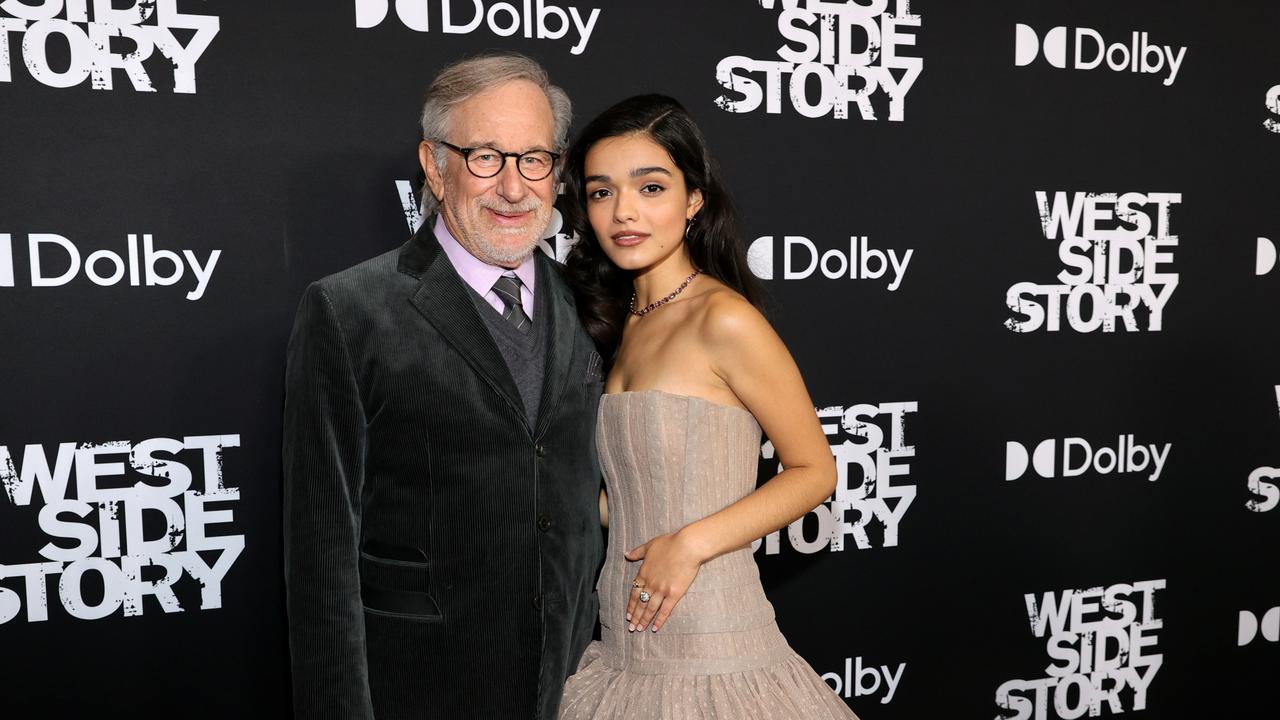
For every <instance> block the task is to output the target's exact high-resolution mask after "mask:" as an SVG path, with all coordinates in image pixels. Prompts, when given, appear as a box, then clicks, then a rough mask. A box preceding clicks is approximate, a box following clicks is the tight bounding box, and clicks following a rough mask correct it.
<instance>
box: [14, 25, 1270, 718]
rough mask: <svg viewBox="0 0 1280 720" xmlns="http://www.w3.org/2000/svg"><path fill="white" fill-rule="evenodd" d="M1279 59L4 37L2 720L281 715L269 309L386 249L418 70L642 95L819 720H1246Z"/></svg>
mask: <svg viewBox="0 0 1280 720" xmlns="http://www.w3.org/2000/svg"><path fill="white" fill-rule="evenodd" d="M1278 31H1280V5H1278V4H1276V3H1274V2H1270V1H1269V0H1248V1H1241V2H1232V3H1216V2H1208V1H1207V0H1195V1H1193V0H1188V1H1187V2H1162V1H1160V0H1112V1H1103V0H1043V1H1026V2H1017V1H1014V0H991V1H989V2H982V3H969V2H942V1H941V0H854V1H851V2H834V1H830V0H759V1H753V0H740V1H736V2H729V1H727V0H724V1H717V2H698V3H691V2H676V1H675V0H651V1H650V2H644V3H639V2H627V3H623V2H607V1H605V0H507V1H497V0H327V1H326V2H301V0H282V1H280V2H232V1H231V0H207V1H202V2H196V1H195V0H155V1H154V2H141V1H138V0H66V1H65V2H63V1H62V0H3V2H0V108H2V109H3V112H0V131H2V132H0V159H2V160H3V164H2V168H0V337H3V345H4V351H3V352H2V353H0V387H2V388H3V401H2V402H3V406H4V411H3V413H2V414H0V490H3V492H0V648H3V653H2V655H3V659H0V689H3V695H4V700H3V705H2V706H0V707H2V708H3V710H2V712H3V713H4V714H5V716H6V717H51V718H52V717H59V718H61V717H66V718H72V717H76V718H78V717H88V716H90V715H93V714H97V713H100V712H102V711H104V709H108V708H116V709H120V710H123V711H124V712H125V713H126V714H127V716H129V717H138V718H143V717H145V718H178V717H181V718H221V717H226V716H229V715H234V716H245V715H244V713H245V712H249V713H250V714H251V715H252V716H254V717H288V716H289V714H290V700H289V668H288V659H287V657H288V656H287V649H286V640H285V622H286V618H285V615H284V609H283V592H284V589H283V581H282V577H281V508H280V503H281V479H280V460H279V458H280V436H281V429H280V423H281V419H280V411H281V403H282V379H283V364H284V345H285V341H286V338H287V334H288V331H289V328H290V326H291V323H292V318H293V312H294V309H295V307H296V305H297V301H298V298H299V296H300V294H301V291H302V289H303V288H304V287H305V286H306V284H307V283H309V282H310V281H312V280H314V279H317V278H319V277H322V276H324V275H326V274H328V273H331V272H334V271H336V270H339V269H342V268H344V267H347V266H349V265H351V264H354V263H356V262H358V261H360V260H363V259H365V258H368V257H371V256H373V255H376V254H378V253H381V252H383V251H385V250H388V249H390V248H393V247H395V246H397V245H399V244H401V243H402V242H404V241H405V239H406V238H407V237H408V235H409V233H410V230H411V228H412V227H413V226H414V225H415V223H417V222H418V221H419V218H418V217H417V212H416V199H415V198H414V193H415V186H416V180H415V178H416V176H417V172H418V168H417V160H416V154H415V153H416V149H415V146H416V143H417V141H418V139H419V138H418V129H417V113H418V107H419V101H420V98H421V96H422V93H423V91H424V89H425V87H426V84H427V83H428V81H429V80H430V78H431V77H432V76H433V75H434V74H435V72H436V71H437V70H438V69H439V68H440V67H441V66H442V65H443V64H444V63H446V62H449V61H452V60H455V59H458V58H461V57H463V56H466V55H469V54H473V53H476V52H479V51H482V50H487V49H511V50H517V51H520V52H524V53H527V54H529V55H531V56H533V57H535V58H537V59H538V60H539V61H540V62H542V63H543V64H544V65H545V66H546V67H547V68H548V70H549V71H550V73H551V75H552V77H553V79H554V80H555V81H556V82H557V83H558V84H560V85H562V86H563V87H565V88H566V89H567V90H568V92H569V94H570V95H571V97H572V98H573V100H574V103H575V109H576V113H575V117H576V121H575V127H580V126H581V125H582V123H583V122H584V121H585V120H586V119H588V118H590V117H592V116H593V115H594V114H596V113H598V112H599V111H601V110H603V109H604V108H606V107H607V106H609V105H611V104H612V103H614V102H615V101H617V100H619V99H621V98H623V97H626V96H628V95H632V94H636V93H641V92H662V93H666V94H670V95H673V96H675V97H676V98H678V99H679V100H680V101H681V102H682V103H684V104H685V105H686V106H687V107H688V108H689V109H690V110H691V112H692V113H693V114H694V115H695V117H696V118H697V119H698V121H699V122H700V123H701V125H702V127H703V129H704V130H705V132H706V134H707V136H708V138H709V140H710V142H711V144H712V147H713V150H714V151H715V152H716V154H717V156H718V157H719V159H720V161H721V163H722V165H723V168H724V171H725V174H726V176H727V180H728V182H729V185H730V188H731V190H732V191H733V192H734V195H735V198H736V201H737V204H738V205H739V207H740V208H741V210H742V214H743V220H744V232H745V233H746V234H747V237H746V239H747V241H748V242H749V244H750V263H751V268H752V270H753V271H754V272H755V273H756V274H757V275H758V276H760V277H761V278H763V279H764V281H765V285H766V286H767V288H768V290H769V292H770V294H771V307H772V310H771V312H772V318H773V320H774V323H775V325H776V327H777V328H778V330H779V332H780V333H781V335H782V336H783V338H784V339H785V340H786V341H787V343H788V345H789V347H790V348H791V350H792V352H793V353H794V355H795V357H796V359H797V361H798V362H799V364H800V367H801V369H802V370H803V372H804V374H805V377H806V379H807V382H808V384H809V388H810V391H811V393H812V396H813V398H814V402H815V403H817V404H818V405H819V407H818V408H817V411H818V414H819V416H820V418H821V419H822V422H823V427H824V429H825V431H826V433H827V435H828V437H829V439H830V443H831V451H832V453H833V454H834V456H835V458H836V461H837V466H838V468H839V483H838V487H837V489H836V492H835V494H834V496H833V497H831V498H830V499H829V500H828V501H827V502H825V503H824V504H822V505H820V506H819V507H818V508H816V509H815V510H814V511H813V512H811V513H809V514H808V515H807V516H806V517H804V518H802V519H801V520H799V521H797V522H795V523H793V524H792V525H791V526H790V527H787V528H784V529H783V530H781V531H779V532H776V533H773V534H771V535H769V536H768V537H765V538H763V539H762V540H761V541H760V542H759V543H758V546H757V549H756V558H757V559H758V561H759V563H760V566H761V569H762V572H763V575H764V578H765V582H766V587H767V589H768V590H769V593H770V597H771V598H772V600H773V601H774V604H775V606H776V609H777V613H778V619H779V623H780V624H781V626H782V629H783V631H784V632H785V633H786V634H787V636H788V638H789V639H790V640H791V642H792V644H793V645H794V647H795V648H796V649H797V650H798V651H799V652H800V654H801V655H803V656H804V657H805V658H806V659H807V660H808V661H809V663H810V664H811V665H813V667H814V668H815V669H816V670H817V671H818V673H819V674H821V675H823V677H824V679H825V680H826V681H827V683H828V684H829V685H830V686H831V687H832V689H833V690H834V691H835V692H836V693H838V694H839V695H840V696H841V697H842V698H844V699H845V700H846V701H847V702H848V703H849V704H850V706H851V707H853V708H854V709H855V710H856V711H857V712H858V713H859V714H860V715H861V716H862V717H863V718H864V720H892V719H912V720H915V719H918V718H1002V719H1013V718H1025V719H1035V720H1042V719H1045V720H1051V719H1055V718H1064V719H1070V718H1081V717H1085V716H1088V717H1111V716H1123V717H1134V718H1186V717H1194V716H1197V713H1205V714H1204V715H1203V716H1204V717H1232V718H1253V717H1264V716H1266V717H1270V716H1273V714H1274V712H1275V706H1276V701H1275V696H1274V692H1273V691H1272V690H1271V689H1272V688H1274V686H1275V682H1276V678H1277V671H1278V670H1280V643H1278V640H1280V638H1278V635H1280V627H1278V626H1280V573H1277V572H1276V571H1275V566H1276V561H1275V559H1274V556H1275V555H1276V552H1277V549H1278V548H1280V508H1277V505H1278V503H1280V469H1278V468H1280V330H1277V325H1278V323H1277V319H1276V310H1277V308H1278V307H1280V269H1278V268H1277V267H1276V266H1277V262H1276V246H1277V244H1278V243H1280V203H1278V202H1277V197H1280V176H1278V175H1277V173H1276V168H1277V166H1278V162H1277V161H1278V160H1280V41H1278V38H1280V35H1278V34H1277V32H1278ZM571 242H572V239H571V238H569V237H568V236H566V235H565V234H564V233H563V232H560V226H559V220H558V217H557V222H556V224H555V225H553V228H552V229H551V231H549V232H548V237H547V240H546V242H545V243H544V248H543V249H544V250H545V251H546V252H548V253H551V254H554V255H557V256H560V257H563V255H564V253H565V252H566V251H567V248H568V247H569V245H570V243H571ZM760 467H761V473H762V477H766V476H767V475H768V474H769V473H772V472H774V471H776V469H777V459H776V457H775V455H774V451H773V447H772V445H770V444H769V443H768V442H765V443H764V444H763V445H762V446H761V448H760ZM1268 568H1271V569H1268ZM677 612H678V610H677ZM493 682H494V685H495V688H501V687H502V685H503V682H504V681H503V678H501V677H495V678H493Z"/></svg>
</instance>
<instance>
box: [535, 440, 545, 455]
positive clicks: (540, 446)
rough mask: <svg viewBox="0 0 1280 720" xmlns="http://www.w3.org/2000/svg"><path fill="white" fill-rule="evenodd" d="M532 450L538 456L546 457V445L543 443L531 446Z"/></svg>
mask: <svg viewBox="0 0 1280 720" xmlns="http://www.w3.org/2000/svg"><path fill="white" fill-rule="evenodd" d="M533 452H534V454H536V455H537V456H538V457H546V455H547V448H546V446H545V445H543V444H542V443H538V444H537V445H535V446H534V447H533Z"/></svg>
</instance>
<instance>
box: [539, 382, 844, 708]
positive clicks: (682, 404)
mask: <svg viewBox="0 0 1280 720" xmlns="http://www.w3.org/2000/svg"><path fill="white" fill-rule="evenodd" d="M596 441H597V445H598V447H599V450H600V465H601V467H602V469H603V470H604V479H605V485H606V487H607V489H608V493H609V550H608V554H607V559H606V560H605V564H604V570H603V571H602V572H601V575H600V581H599V583H598V585H597V588H598V589H599V591H600V625H601V638H602V640H600V641H597V642H593V643H591V645H590V646H589V647H588V648H587V651H586V653H585V654H584V655H583V658H582V661H581V662H580V663H579V664H578V670H577V673H576V674H574V675H573V676H572V677H570V678H569V680H568V682H567V683H566V684H565V689H564V701H563V703H562V704H561V708H560V718H561V719H562V720H588V719H591V720H712V719H713V718H714V719H716V720H755V719H759V720H824V719H826V718H843V719H848V718H854V720H856V717H855V716H854V714H853V713H852V712H851V711H850V710H849V708H848V707H847V706H846V705H845V704H844V702H843V701H841V700H840V698H839V697H837V696H836V694H835V693H834V692H832V690H831V688H830V687H828V686H827V684H826V683H825V682H823V681H822V679H821V678H819V677H818V675H817V673H815V672H814V671H813V669H812V668H811V667H809V664H808V663H806V662H805V661H804V660H803V659H802V658H801V657H800V656H799V655H796V653H795V651H793V650H792V649H791V648H790V646H788V645H787V641H786V640H785V639H784V638H783V637H782V633H780V632H779V631H778V626H777V624H776V623H775V622H774V616H773V606H772V605H770V604H769V601H768V599H766V598H765V595H764V590H763V589H762V588H761V586H760V573H759V571H758V570H757V569H756V564H755V560H754V558H753V557H752V555H751V548H750V547H749V546H748V547H743V548H739V549H738V550H734V551H732V552H730V553H727V554H725V555H722V556H720V557H718V558H715V559H714V560H711V561H710V562H708V563H706V564H704V565H703V566H702V569H701V570H699V572H698V577H697V579H695V580H694V582H693V585H692V587H690V588H689V592H688V594H687V595H685V596H684V598H683V599H682V600H681V601H680V603H679V604H678V605H676V607H675V610H673V611H672V613H671V617H670V618H669V619H668V621H667V623H666V625H664V626H663V627H662V629H661V630H659V631H658V632H656V633H654V632H651V631H636V632H634V633H631V632H627V623H626V618H625V613H626V607H627V600H628V597H629V595H630V592H631V581H632V580H633V579H634V578H635V574H636V570H637V568H638V565H637V564H635V563H629V562H627V561H626V559H625V558H624V557H623V553H625V552H626V551H627V550H628V549H630V548H633V547H635V546H637V545H641V544H643V543H645V542H647V541H648V540H650V539H651V538H653V537H656V536H658V535H662V534H665V533H670V532H673V531H675V530H678V529H680V528H681V527H684V526H685V525H688V524H689V523H691V522H693V521H695V520H698V519H699V518H703V517H706V516H707V515H710V514H711V513H713V512H716V511H717V510H720V509H722V508H724V507H726V506H728V505H730V504H732V503H734V502H735V501H737V500H739V499H741V498H742V497H744V496H746V495H747V494H748V493H750V492H751V491H752V490H754V489H755V485H756V468H757V462H758V461H757V458H758V457H759V453H760V426H759V425H758V424H757V423H756V420H755V418H754V417H752V415H751V414H750V413H748V412H747V411H745V410H742V409H740V408H735V407H730V406H727V405H720V404H718V403H713V402H710V401H707V400H703V399H701V398H695V397H690V396H686V395H674V394H671V393H666V392H662V391H658V390H647V391H643V392H628V393H618V394H611V395H605V396H604V397H603V398H602V399H601V401H600V415H599V424H598V429H597V430H596Z"/></svg>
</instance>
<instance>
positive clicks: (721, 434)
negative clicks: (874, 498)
mask: <svg viewBox="0 0 1280 720" xmlns="http://www.w3.org/2000/svg"><path fill="white" fill-rule="evenodd" d="M565 182H566V195H567V198H568V200H569V203H568V206H569V207H568V208H567V213H566V214H567V215H568V219H569V223H570V225H571V226H572V227H573V229H574V230H575V231H576V232H577V233H578V235H579V237H580V238H581V242H579V243H578V245H577V246H576V247H575V249H574V251H573V252H572V253H571V254H570V257H569V260H568V267H569V274H570V277H571V278H572V279H573V280H574V281H575V282H576V289H577V292H578V311H579V314H580V315H581V316H582V318H583V321H584V323H585V324H586V325H587V328H588V331H589V332H591V334H592V336H593V338H594V339H595V341H596V344H597V346H598V347H599V349H600V352H601V355H602V356H603V357H604V358H606V363H607V364H608V365H609V372H608V377H607V379H606V381H605V388H604V389H605V395H604V397H603V398H602V399H601V403H600V416H599V427H598V430H597V442H598V447H599V452H600V461H601V467H602V468H603V470H604V474H605V487H606V490H607V499H606V496H602V514H603V515H604V516H605V517H606V518H607V522H608V525H609V550H608V553H607V556H606V560H605V565H604V569H603V571H602V574H601V577H600V581H599V585H598V587H599V591H600V624H601V637H602V640H601V641H600V642H596V643H592V645H591V646H590V647H589V648H588V650H587V652H586V654H585V655H584V656H583V659H582V661H581V663H580V664H579V666H578V671H577V673H576V674H575V675H573V676H572V677H571V678H569V680H568V682H567V684H566V685H565V694H564V701H563V703H562V705H561V710H560V717H561V718H562V719H566V720H579V719H584V720H585V719H586V718H614V719H618V720H622V719H634V720H639V719H641V718H644V719H653V720H693V719H694V718H708V719H709V718H720V719H724V720H727V719H729V718H733V720H745V719H749V718H765V719H769V720H783V719H784V718H785V719H786V720H792V719H794V718H804V719H805V720H821V719H823V718H853V717H854V715H853V713H852V712H850V711H849V709H848V708H847V707H846V706H845V705H844V703H843V702H842V701H841V700H840V699H839V698H838V697H837V696H836V695H835V694H834V693H833V692H831V690H830V689H829V688H828V687H827V685H826V684H825V683H824V682H823V681H822V680H821V679H820V678H819V677H818V676H817V674H816V673H814V671H813V670H812V668H810V667H809V665H808V664H807V663H805V661H804V660H803V659H801V658H800V657H799V656H798V655H796V654H795V652H794V651H793V650H791V648H790V647H789V646H788V645H787V643H786V640H785V639H784V638H783V637H782V635H781V633H779V631H778V627H777V625H776V624H775V623H774V619H773V608H772V606H771V605H770V604H769V601H768V600H767V599H766V598H765V596H764V591H763V590H762V589H761V586H760V577H759V573H758V571H757V569H756V566H755V562H754V560H753V558H752V555H751V547H750V545H751V542H752V541H753V540H755V539H756V538H759V537H762V536H764V535H766V534H768V533H770V532H772V531H774V530H777V529H778V528H780V527H782V526H784V525H786V524H788V523H790V522H791V521H793V520H795V519H796V518H798V517H800V516H802V515H804V514H805V513H806V512H808V511H809V510H811V509H813V507H814V506H816V505H817V504H818V503H820V502H822V501H823V500H824V499H826V498H827V497H828V496H830V495H831V493H832V490H833V489H834V487H835V478H836V475H835V466H834V462H833V459H832V456H831V450H830V448H829V446H828V444H827V441H826V438H825V437H824V436H823V433H822V430H821V428H820V426H819V424H818V419H817V416H816V414H815V413H814V410H813V404H812V402H811V401H810V399H809V393H808V391H806V390H805V386H804V381H803V380H802V379H801V377H800V373H799V371H798V370H797V368H796V365H795V362H794V361H793V360H792V359H791V356H790V354H789V353H788V352H787V349H786V347H785V346H784V345H783V344H782V341H781V340H780V339H779V338H778V336H777V334H776V333H774V331H773V328H771V327H770V326H769V323H768V322H767V321H766V320H765V318H764V316H763V315H762V314H761V313H760V311H759V310H758V309H757V307H756V305H755V302H756V300H757V297H758V293H757V291H756V289H755V287H754V280H753V279H752V278H751V276H750V273H749V271H748V269H747V264H746V253H745V249H744V246H743V244H742V241H741V239H740V238H739V236H738V235H737V232H736V227H735V223H734V218H733V212H732V209H731V207H730V203H729V198H728V196H727V194H726V192H725V190H724V188H723V187H722V185H721V182H720V179H719V177H718V173H717V170H716V167H715V163H714V161H713V160H712V159H711V157H710V155H709V153H708V151H707V149H706V145H705V143H704V141H703V139H702V134H701V132H700V131H699V130H698V128H697V126H696V125H695V124H694V123H693V120H692V119H691V118H690V117H689V115H688V113H687V112H686V111H685V110H684V108H683V107H681V106H680V104H679V103H677V102H676V101H675V100H672V99H671V98H667V97H663V96H659V95H646V96H640V97H634V98H630V99H628V100H625V101H623V102H621V103H619V104H618V105H615V106H614V107H612V108H610V109H609V110H606V111H605V112H604V113H603V114H602V115H600V116H599V117H597V118H596V119H595V120H593V121H592V122H591V123H590V124H589V125H587V127H586V128H585V129H584V130H583V132H582V135H581V137H580V138H579V139H578V141H577V142H576V143H575V144H574V146H573V147H572V148H571V149H570V151H569V153H568V155H567V157H566V168H565ZM762 428H763V431H764V432H765V433H766V434H767V435H768V436H769V438H770V440H772V441H773V444H774V447H775V448H776V450H777V452H778V456H779V459H780V460H781V461H782V464H783V466H784V467H785V468H786V470H784V471H783V472H781V473H779V474H778V475H777V476H776V477H774V478H772V479H771V480H769V481H768V482H766V483H765V484H764V485H762V486H761V487H760V488H759V489H756V487H755V486H756V468H757V458H758V455H759V451H760V433H761V429H762Z"/></svg>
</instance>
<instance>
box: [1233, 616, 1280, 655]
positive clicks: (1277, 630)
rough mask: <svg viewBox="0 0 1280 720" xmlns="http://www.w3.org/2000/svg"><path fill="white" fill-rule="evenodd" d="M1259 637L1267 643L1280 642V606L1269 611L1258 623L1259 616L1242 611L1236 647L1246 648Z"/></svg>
mask: <svg viewBox="0 0 1280 720" xmlns="http://www.w3.org/2000/svg"><path fill="white" fill-rule="evenodd" d="M1258 635H1262V639H1263V640H1266V641H1267V642H1277V641H1280V606H1276V607H1273V608H1271V609H1270V610H1268V611H1267V612H1266V613H1264V614H1263V616H1262V621H1261V622H1259V621H1258V616H1257V615H1254V614H1253V613H1251V612H1249V611H1248V610H1241V611H1240V628H1239V630H1238V634H1237V635H1236V646H1237V647H1244V646H1245V645H1248V644H1249V643H1251V642H1253V639H1254V638H1256V637H1257V636H1258Z"/></svg>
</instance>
